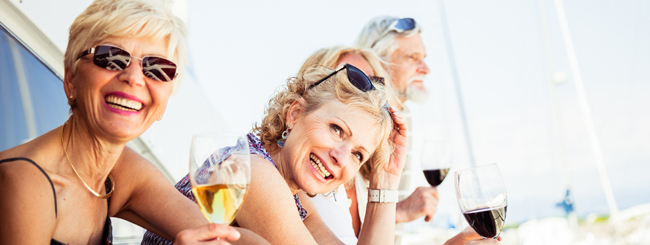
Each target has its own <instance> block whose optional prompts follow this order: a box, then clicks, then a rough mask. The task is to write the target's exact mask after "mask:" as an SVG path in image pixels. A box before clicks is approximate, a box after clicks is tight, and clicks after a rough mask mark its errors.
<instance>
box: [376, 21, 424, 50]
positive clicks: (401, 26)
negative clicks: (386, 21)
mask: <svg viewBox="0 0 650 245" xmlns="http://www.w3.org/2000/svg"><path fill="white" fill-rule="evenodd" d="M413 29H415V20H414V19H412V18H403V19H398V20H395V21H393V23H391V24H390V25H389V26H388V28H387V29H386V30H385V31H384V32H382V33H381V35H379V37H378V38H377V40H375V42H373V43H372V46H370V48H372V47H374V46H375V44H377V42H378V41H379V40H381V39H382V38H384V36H386V35H387V34H388V33H389V32H391V31H395V32H397V33H402V32H405V31H409V30H413Z"/></svg>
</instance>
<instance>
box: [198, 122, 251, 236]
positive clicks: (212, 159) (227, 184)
mask: <svg viewBox="0 0 650 245" xmlns="http://www.w3.org/2000/svg"><path fill="white" fill-rule="evenodd" d="M189 175H190V182H191V183H192V193H193V194H194V197H195V198H196V202H197V203H198V204H199V208H200V209H201V212H203V215H205V217H206V218H207V219H208V221H210V222H212V223H217V224H230V223H231V222H232V221H233V220H234V219H235V216H236V215H237V211H238V210H239V207H240V206H241V204H242V202H243V201H244V196H245V194H246V188H247V187H248V184H249V183H250V178H251V158H250V151H249V149H248V138H247V137H246V136H230V135H223V134H197V135H194V137H193V138H192V145H191V147H190V174H189Z"/></svg>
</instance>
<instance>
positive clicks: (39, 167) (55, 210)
mask: <svg viewBox="0 0 650 245" xmlns="http://www.w3.org/2000/svg"><path fill="white" fill-rule="evenodd" d="M18 160H23V161H27V162H30V163H32V164H34V166H36V167H37V168H38V169H39V170H41V172H42V173H43V174H44V175H45V177H46V178H47V181H49V182H50V186H51V187H52V193H53V194H54V216H55V217H57V216H58V212H57V207H56V190H54V183H52V180H51V179H50V176H49V175H47V173H45V170H43V169H42V168H41V166H38V164H36V163H35V162H34V161H32V159H29V158H25V157H14V158H8V159H3V160H0V163H3V162H11V161H18Z"/></svg>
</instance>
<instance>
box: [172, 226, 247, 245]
mask: <svg viewBox="0 0 650 245" xmlns="http://www.w3.org/2000/svg"><path fill="white" fill-rule="evenodd" d="M239 236H240V234H239V232H238V231H237V230H235V228H232V227H230V226H226V225H219V224H214V223H212V224H207V225H203V226H200V227H197V228H194V229H187V230H183V231H181V232H179V233H178V235H176V241H175V242H174V244H230V243H228V242H226V241H225V240H224V239H227V240H230V241H236V240H237V239H239Z"/></svg>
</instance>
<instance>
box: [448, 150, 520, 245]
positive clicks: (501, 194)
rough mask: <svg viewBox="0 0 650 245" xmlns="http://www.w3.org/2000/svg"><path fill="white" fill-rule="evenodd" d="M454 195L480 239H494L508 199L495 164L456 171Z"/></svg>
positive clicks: (503, 220) (498, 231) (497, 234)
mask: <svg viewBox="0 0 650 245" xmlns="http://www.w3.org/2000/svg"><path fill="white" fill-rule="evenodd" d="M454 183H455V187H456V197H457V200H458V205H459V207H460V210H461V212H462V213H463V216H465V219H466V220H467V223H469V225H470V226H471V227H472V228H474V230H475V231H476V232H477V233H478V234H479V235H481V237H483V238H497V237H499V234H500V233H501V230H502V229H503V225H504V223H505V220H506V211H507V207H508V198H507V194H506V188H505V185H504V183H503V178H502V177H501V172H500V171H499V167H498V166H497V165H496V163H492V164H487V165H481V166H476V167H471V168H468V169H463V170H459V171H456V174H455V178H454Z"/></svg>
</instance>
